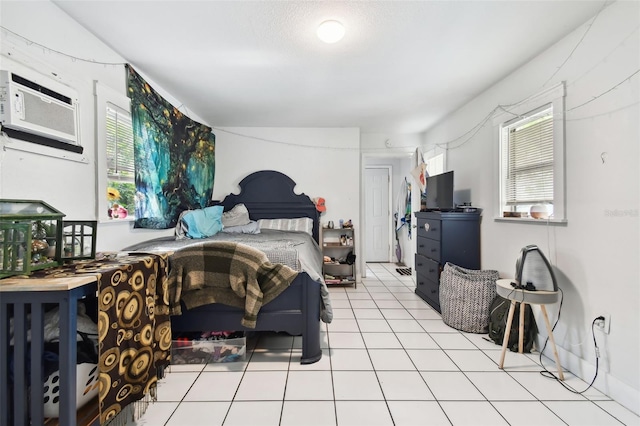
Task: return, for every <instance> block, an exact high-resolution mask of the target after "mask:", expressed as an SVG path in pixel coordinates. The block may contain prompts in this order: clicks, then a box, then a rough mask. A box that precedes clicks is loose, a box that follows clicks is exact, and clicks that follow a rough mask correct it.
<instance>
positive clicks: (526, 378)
mask: <svg viewBox="0 0 640 426" xmlns="http://www.w3.org/2000/svg"><path fill="white" fill-rule="evenodd" d="M509 374H510V375H511V377H513V378H514V379H516V380H517V381H518V382H519V383H520V384H521V385H522V386H524V388H525V389H527V390H528V391H529V392H531V393H532V394H533V395H534V396H535V397H536V398H537V399H539V400H540V401H554V400H555V401H584V400H585V397H584V396H582V395H579V394H575V393H573V392H570V391H568V390H567V389H565V388H564V387H562V385H561V384H560V383H558V382H557V381H556V380H553V379H549V378H546V377H544V376H542V375H541V374H540V373H537V372H530V373H519V372H515V373H511V372H509Z"/></svg>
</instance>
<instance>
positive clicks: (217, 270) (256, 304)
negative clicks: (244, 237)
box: [166, 242, 298, 328]
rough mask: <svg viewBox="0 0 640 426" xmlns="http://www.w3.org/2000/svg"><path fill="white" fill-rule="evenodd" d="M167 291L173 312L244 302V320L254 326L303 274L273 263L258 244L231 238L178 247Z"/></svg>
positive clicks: (246, 323)
mask: <svg viewBox="0 0 640 426" xmlns="http://www.w3.org/2000/svg"><path fill="white" fill-rule="evenodd" d="M170 259H171V272H170V274H169V280H168V287H167V294H166V296H168V301H169V309H170V311H169V313H170V314H171V315H180V314H181V313H182V309H181V307H180V302H181V301H183V302H184V304H185V306H186V307H187V309H192V308H195V307H198V306H202V305H207V304H210V303H222V304H225V305H230V306H235V307H238V308H244V317H243V319H242V321H241V324H242V325H243V326H245V327H247V328H255V326H256V320H257V317H258V312H259V310H260V308H261V307H262V305H265V304H267V303H268V302H270V301H271V300H273V299H275V298H276V297H278V296H279V295H280V293H282V292H283V291H284V290H285V289H286V288H287V287H288V286H289V285H290V284H291V282H292V281H293V280H294V279H295V277H296V276H297V275H298V273H297V272H296V271H294V270H293V269H291V268H290V267H288V266H285V265H281V264H273V263H271V262H269V259H268V258H267V256H266V255H265V254H264V253H263V252H261V251H260V250H257V249H255V248H252V247H249V246H246V245H244V244H237V243H231V242H208V243H203V244H197V245H192V246H189V247H185V248H182V249H180V250H177V251H176V252H174V253H173V255H172V256H171V258H170Z"/></svg>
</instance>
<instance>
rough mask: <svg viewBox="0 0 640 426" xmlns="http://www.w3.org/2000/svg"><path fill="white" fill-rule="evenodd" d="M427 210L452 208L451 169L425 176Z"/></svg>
mask: <svg viewBox="0 0 640 426" xmlns="http://www.w3.org/2000/svg"><path fill="white" fill-rule="evenodd" d="M425 207H426V209H427V210H442V211H446V210H453V208H454V207H455V206H454V205H453V171H450V172H446V173H441V174H439V175H434V176H429V177H428V178H427V199H426V206H425Z"/></svg>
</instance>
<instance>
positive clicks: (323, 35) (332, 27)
mask: <svg viewBox="0 0 640 426" xmlns="http://www.w3.org/2000/svg"><path fill="white" fill-rule="evenodd" d="M317 34H318V38H319V39H320V40H322V41H324V42H325V43H335V42H337V41H340V40H341V39H342V37H344V25H342V24H341V23H340V22H338V21H324V22H323V23H322V24H320V26H319V27H318V31H317Z"/></svg>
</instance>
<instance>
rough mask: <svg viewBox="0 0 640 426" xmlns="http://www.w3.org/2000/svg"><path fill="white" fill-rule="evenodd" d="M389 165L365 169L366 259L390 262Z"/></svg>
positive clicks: (368, 260)
mask: <svg viewBox="0 0 640 426" xmlns="http://www.w3.org/2000/svg"><path fill="white" fill-rule="evenodd" d="M390 180H391V169H390V168H389V167H371V168H370V167H367V168H366V169H365V228H366V229H365V241H366V244H365V246H366V247H365V261H367V262H389V256H390V253H391V246H390V244H391V241H390V237H389V235H390V234H391V232H390V229H391V207H390V205H389V201H390V195H389V182H390Z"/></svg>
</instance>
